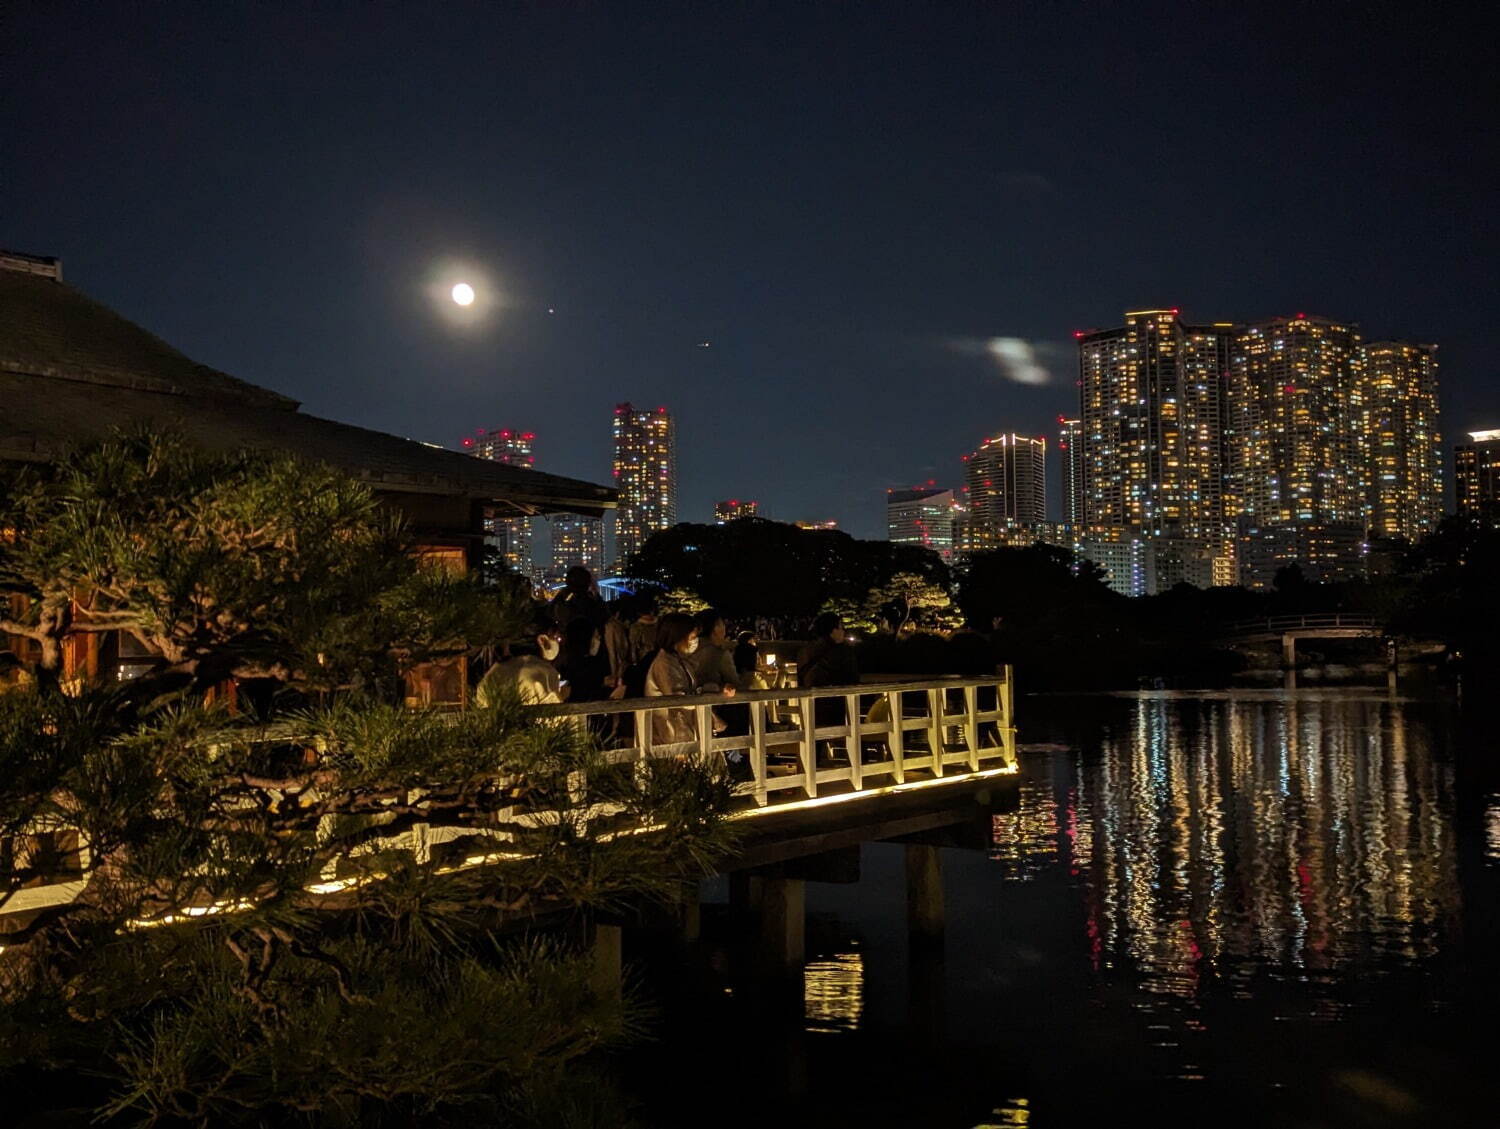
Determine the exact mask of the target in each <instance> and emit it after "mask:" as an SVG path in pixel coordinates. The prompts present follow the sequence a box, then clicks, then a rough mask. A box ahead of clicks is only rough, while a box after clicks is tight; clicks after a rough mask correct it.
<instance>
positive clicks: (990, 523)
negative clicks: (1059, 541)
mask: <svg viewBox="0 0 1500 1129" xmlns="http://www.w3.org/2000/svg"><path fill="white" fill-rule="evenodd" d="M964 494H965V501H966V502H967V504H968V511H969V517H968V544H967V546H966V547H969V548H975V549H981V548H986V547H988V546H990V545H993V544H995V543H997V541H996V539H997V538H998V536H999V534H1000V532H1001V531H1002V530H1003V529H1005V528H1007V527H1008V526H1011V525H1015V524H1018V523H1022V524H1030V523H1034V522H1039V521H1046V520H1047V441H1046V440H1045V439H1032V438H1029V437H1027V436H1025V435H1014V434H1009V435H995V436H992V437H991V438H989V439H986V440H985V441H984V442H983V443H981V444H980V445H979V447H978V449H977V450H976V451H974V453H973V454H971V455H965V456H964Z"/></svg>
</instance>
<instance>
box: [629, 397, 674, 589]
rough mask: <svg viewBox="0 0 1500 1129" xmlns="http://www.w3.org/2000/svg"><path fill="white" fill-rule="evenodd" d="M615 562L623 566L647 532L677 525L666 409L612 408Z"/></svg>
mask: <svg viewBox="0 0 1500 1129" xmlns="http://www.w3.org/2000/svg"><path fill="white" fill-rule="evenodd" d="M614 442H615V468H614V477H615V488H616V489H617V490H619V492H620V499H619V508H618V509H617V510H616V511H615V561H616V563H617V566H622V565H624V564H625V563H626V562H627V561H628V560H629V559H630V558H631V557H632V556H633V555H634V554H635V553H637V552H639V551H640V549H641V546H643V545H644V544H645V543H646V540H647V538H649V537H650V536H651V535H652V534H653V533H655V532H657V531H658V530H662V529H667V528H669V527H671V526H673V525H675V524H677V443H676V435H675V432H674V430H673V426H672V416H671V414H670V413H669V412H668V411H667V409H666V408H657V409H656V410H655V411H639V410H637V409H636V408H635V407H634V405H632V404H629V403H624V404H618V405H616V406H615V418H614Z"/></svg>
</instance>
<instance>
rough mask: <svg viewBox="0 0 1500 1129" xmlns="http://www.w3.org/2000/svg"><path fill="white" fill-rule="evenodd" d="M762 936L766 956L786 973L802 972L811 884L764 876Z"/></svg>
mask: <svg viewBox="0 0 1500 1129" xmlns="http://www.w3.org/2000/svg"><path fill="white" fill-rule="evenodd" d="M759 885H760V937H761V943H762V946H763V948H764V951H765V954H766V956H767V957H768V958H769V959H770V961H771V962H772V963H773V964H774V965H775V966H776V968H777V969H778V970H779V971H783V972H801V970H802V964H803V961H804V960H805V958H806V954H807V940H806V939H807V883H806V882H804V881H803V880H802V879H800V878H762V879H760V880H759Z"/></svg>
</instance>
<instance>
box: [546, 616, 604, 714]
mask: <svg viewBox="0 0 1500 1129" xmlns="http://www.w3.org/2000/svg"><path fill="white" fill-rule="evenodd" d="M557 669H558V672H559V673H560V674H561V675H562V677H563V680H564V681H565V682H566V683H567V684H568V687H569V690H570V693H569V694H568V701H570V702H602V701H604V699H606V698H608V697H609V691H610V686H611V685H612V684H613V682H614V679H613V678H611V677H610V672H609V659H608V658H606V657H605V656H604V654H603V651H602V648H601V646H600V640H599V629H598V628H597V627H595V626H594V623H593V621H592V620H590V619H587V618H585V617H583V616H579V617H577V618H576V619H574V620H573V621H572V622H571V623H569V624H568V626H567V630H565V631H564V632H563V647H562V657H561V658H560V659H559V660H558V663H557Z"/></svg>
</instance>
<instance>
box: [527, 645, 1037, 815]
mask: <svg viewBox="0 0 1500 1129" xmlns="http://www.w3.org/2000/svg"><path fill="white" fill-rule="evenodd" d="M534 709H535V711H536V713H537V714H538V715H539V716H543V717H550V718H557V719H559V720H562V721H566V722H568V723H570V724H575V725H581V726H586V727H589V728H590V729H591V730H592V731H593V732H595V733H596V734H598V735H601V736H602V737H603V739H604V740H605V741H606V742H607V743H611V744H613V745H614V747H613V748H612V749H610V751H609V754H608V755H609V757H610V759H612V760H614V761H615V762H617V763H627V762H630V761H645V760H649V759H651V758H653V757H697V758H701V759H703V760H704V761H707V762H710V763H715V764H718V763H723V764H725V765H726V766H728V770H729V771H730V774H731V776H732V777H735V778H737V779H736V784H735V792H736V794H737V795H738V796H739V797H742V798H743V799H744V800H745V801H747V803H746V805H745V808H746V810H744V811H743V812H742V813H741V814H744V815H749V814H755V813H758V812H764V811H769V810H776V809H785V808H787V807H789V806H792V805H805V804H807V803H809V802H819V803H831V802H837V801H840V800H846V799H856V798H858V797H860V796H868V795H871V794H875V793H884V792H887V791H889V790H891V789H892V788H897V789H909V788H913V787H918V786H925V785H929V784H933V783H941V782H943V781H945V780H952V779H954V778H957V777H960V776H971V777H972V776H976V775H979V774H989V773H995V772H1014V771H1016V730H1015V724H1014V689H1013V683H1012V679H1011V672H1010V668H1009V667H1006V668H1005V669H1004V670H1003V671H1002V672H1001V673H999V674H996V675H991V676H989V677H983V678H939V679H925V680H919V681H899V682H898V681H891V682H881V683H861V684H859V685H855V686H828V687H819V688H817V689H804V688H790V687H786V688H781V689H773V690H751V691H746V692H742V693H738V694H735V695H734V696H733V697H725V696H724V695H722V694H703V695H695V696H685V697H674V698H637V699H633V700H625V701H618V702H581V703H573V704H565V705H556V706H537V707H534Z"/></svg>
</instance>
